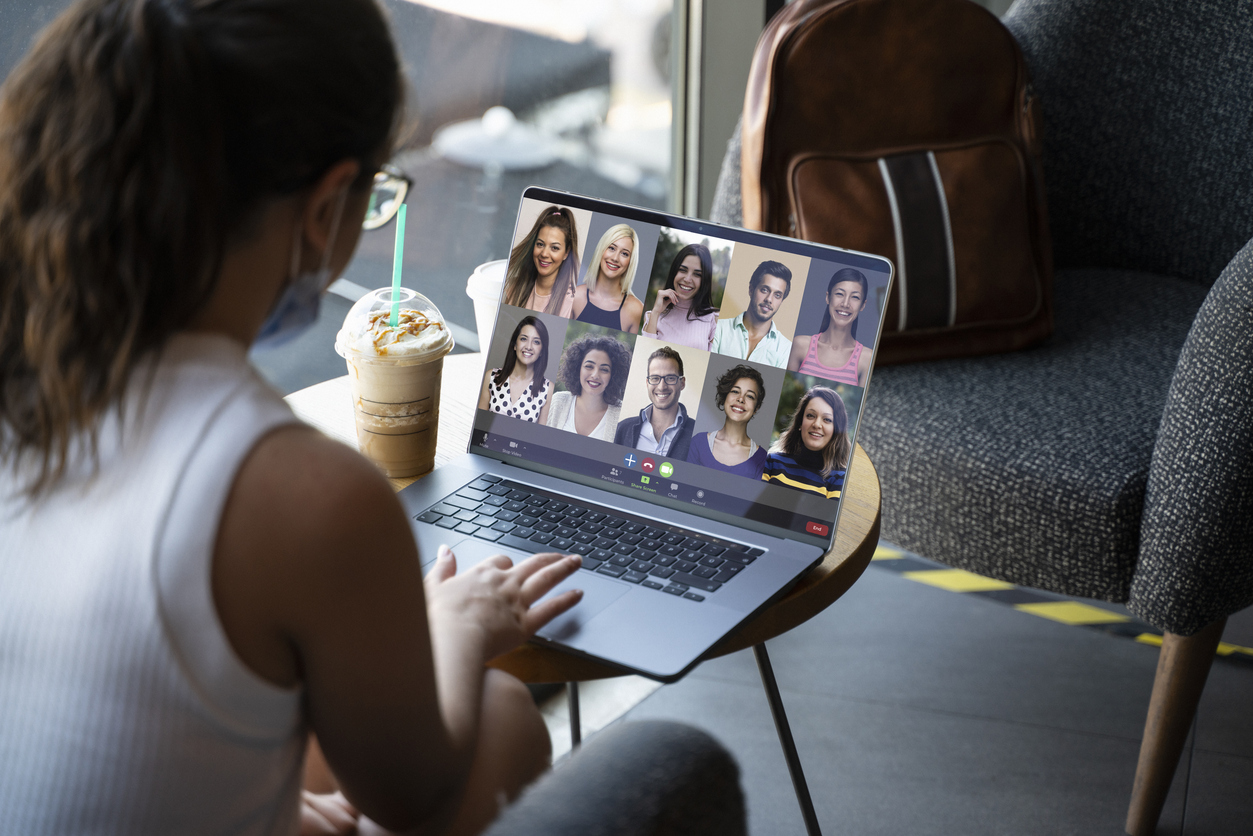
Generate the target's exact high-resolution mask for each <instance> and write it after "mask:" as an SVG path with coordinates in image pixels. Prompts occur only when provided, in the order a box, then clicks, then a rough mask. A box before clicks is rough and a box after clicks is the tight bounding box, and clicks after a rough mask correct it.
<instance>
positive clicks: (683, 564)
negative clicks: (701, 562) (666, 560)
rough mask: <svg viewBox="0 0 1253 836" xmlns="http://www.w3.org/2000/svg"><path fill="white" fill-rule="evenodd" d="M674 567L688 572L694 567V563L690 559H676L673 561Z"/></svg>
mask: <svg viewBox="0 0 1253 836" xmlns="http://www.w3.org/2000/svg"><path fill="white" fill-rule="evenodd" d="M674 568H676V569H678V570H679V571H680V572H690V571H692V570H693V569H695V568H696V564H695V563H693V562H692V561H690V560H676V561H675V562H674Z"/></svg>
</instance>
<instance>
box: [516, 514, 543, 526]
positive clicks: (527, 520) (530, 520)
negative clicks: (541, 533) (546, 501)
mask: <svg viewBox="0 0 1253 836" xmlns="http://www.w3.org/2000/svg"><path fill="white" fill-rule="evenodd" d="M514 522H516V523H517V524H518V525H520V526H522V527H524V528H534V527H535V525H536V524H537V523H539V517H532V516H531V515H530V514H519V515H518V518H517V519H516V520H514Z"/></svg>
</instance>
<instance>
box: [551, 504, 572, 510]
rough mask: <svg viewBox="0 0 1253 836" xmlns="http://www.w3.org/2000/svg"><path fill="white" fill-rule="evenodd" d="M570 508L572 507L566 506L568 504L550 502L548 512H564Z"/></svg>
mask: <svg viewBox="0 0 1253 836" xmlns="http://www.w3.org/2000/svg"><path fill="white" fill-rule="evenodd" d="M569 507H570V506H569V505H567V504H566V503H564V502H549V503H548V510H549V511H564V510H566V509H567V508H569Z"/></svg>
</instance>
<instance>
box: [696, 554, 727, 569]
mask: <svg viewBox="0 0 1253 836" xmlns="http://www.w3.org/2000/svg"><path fill="white" fill-rule="evenodd" d="M700 563H701V565H702V566H712V567H714V568H715V569H716V568H718V567H719V566H721V565H722V564H724V563H726V561H725V560H723V559H722V558H720V557H714V556H713V555H710V556H709V557H706V558H703V559H702V560H701V562H700Z"/></svg>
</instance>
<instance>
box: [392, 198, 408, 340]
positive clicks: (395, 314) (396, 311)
mask: <svg viewBox="0 0 1253 836" xmlns="http://www.w3.org/2000/svg"><path fill="white" fill-rule="evenodd" d="M404 254H405V204H403V203H402V204H400V214H398V215H397V216H396V258H395V259H394V260H393V262H392V319H391V326H392V327H393V328H395V327H396V326H397V325H399V324H400V265H401V263H402V262H403V261H404Z"/></svg>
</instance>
